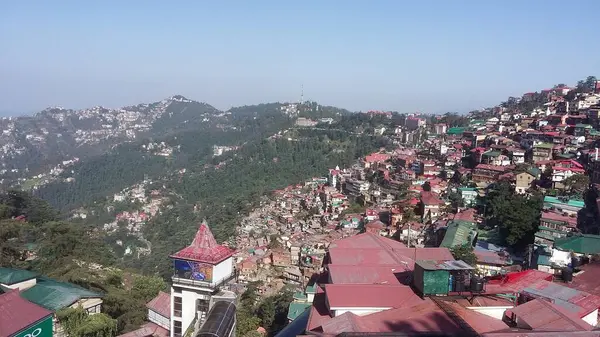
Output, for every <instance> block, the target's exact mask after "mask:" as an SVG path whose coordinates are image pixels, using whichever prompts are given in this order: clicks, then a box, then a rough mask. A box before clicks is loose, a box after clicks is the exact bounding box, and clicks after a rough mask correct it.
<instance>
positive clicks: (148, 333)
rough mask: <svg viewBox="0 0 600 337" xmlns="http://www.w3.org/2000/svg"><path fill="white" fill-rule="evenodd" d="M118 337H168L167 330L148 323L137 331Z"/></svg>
mask: <svg viewBox="0 0 600 337" xmlns="http://www.w3.org/2000/svg"><path fill="white" fill-rule="evenodd" d="M118 337H169V330H167V329H165V328H163V327H162V326H160V325H158V324H156V323H153V322H148V323H146V324H144V325H142V326H141V327H140V328H139V329H137V330H133V331H131V332H128V333H126V334H123V335H119V336H118Z"/></svg>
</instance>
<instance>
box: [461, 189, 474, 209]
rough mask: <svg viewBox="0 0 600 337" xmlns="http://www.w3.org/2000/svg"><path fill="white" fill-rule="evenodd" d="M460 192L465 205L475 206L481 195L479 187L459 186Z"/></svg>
mask: <svg viewBox="0 0 600 337" xmlns="http://www.w3.org/2000/svg"><path fill="white" fill-rule="evenodd" d="M458 193H460V196H461V198H462V200H463V203H464V204H465V206H473V205H475V204H476V203H477V196H478V195H479V192H478V191H477V188H475V187H459V188H458Z"/></svg>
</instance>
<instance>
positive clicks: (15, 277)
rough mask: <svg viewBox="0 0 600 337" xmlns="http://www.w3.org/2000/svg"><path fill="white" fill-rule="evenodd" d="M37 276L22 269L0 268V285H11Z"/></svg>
mask: <svg viewBox="0 0 600 337" xmlns="http://www.w3.org/2000/svg"><path fill="white" fill-rule="evenodd" d="M38 275H39V274H37V273H34V272H32V271H29V270H24V269H13V268H0V283H2V284H6V285H11V284H15V283H19V282H23V281H27V280H31V279H34V278H36V277H37V276H38Z"/></svg>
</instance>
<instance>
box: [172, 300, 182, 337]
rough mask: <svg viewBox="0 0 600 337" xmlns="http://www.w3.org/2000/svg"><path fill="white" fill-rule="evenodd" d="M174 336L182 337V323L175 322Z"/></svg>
mask: <svg viewBox="0 0 600 337" xmlns="http://www.w3.org/2000/svg"><path fill="white" fill-rule="evenodd" d="M176 298H177V297H176ZM173 336H175V337H181V322H180V321H173Z"/></svg>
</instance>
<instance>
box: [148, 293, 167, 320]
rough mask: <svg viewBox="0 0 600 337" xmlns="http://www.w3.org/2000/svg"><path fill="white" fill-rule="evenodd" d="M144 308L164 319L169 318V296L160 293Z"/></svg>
mask: <svg viewBox="0 0 600 337" xmlns="http://www.w3.org/2000/svg"><path fill="white" fill-rule="evenodd" d="M146 308H148V309H150V310H152V311H154V312H156V313H157V314H159V315H161V316H164V317H166V318H170V317H171V295H169V294H167V293H165V292H163V291H161V292H159V293H158V295H157V296H156V297H155V298H153V299H152V300H151V301H150V302H148V303H147V304H146Z"/></svg>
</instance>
